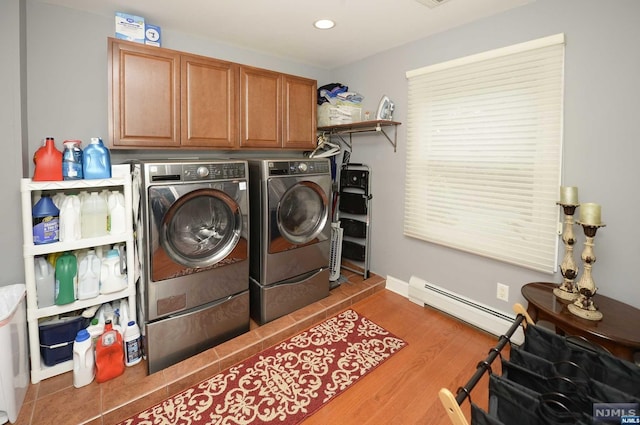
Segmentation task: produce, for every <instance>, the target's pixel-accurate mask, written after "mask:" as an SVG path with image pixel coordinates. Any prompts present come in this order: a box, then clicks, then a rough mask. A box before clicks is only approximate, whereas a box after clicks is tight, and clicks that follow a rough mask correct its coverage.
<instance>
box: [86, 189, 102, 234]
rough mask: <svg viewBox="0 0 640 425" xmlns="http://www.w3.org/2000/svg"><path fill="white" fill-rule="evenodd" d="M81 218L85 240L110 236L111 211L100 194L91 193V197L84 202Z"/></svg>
mask: <svg viewBox="0 0 640 425" xmlns="http://www.w3.org/2000/svg"><path fill="white" fill-rule="evenodd" d="M81 218H82V220H81V222H82V226H81V229H82V232H81V233H82V237H83V238H95V237H99V236H106V235H107V234H108V232H107V223H108V218H109V209H108V207H107V203H106V201H105V200H104V198H102V197H101V196H100V195H99V194H98V192H91V195H90V196H89V197H87V198H86V199H85V200H84V201H83V202H82V210H81Z"/></svg>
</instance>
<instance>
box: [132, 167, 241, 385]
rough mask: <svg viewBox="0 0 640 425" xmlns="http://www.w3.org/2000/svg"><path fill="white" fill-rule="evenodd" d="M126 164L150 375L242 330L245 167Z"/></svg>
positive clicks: (140, 315)
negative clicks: (130, 182) (130, 175)
mask: <svg viewBox="0 0 640 425" xmlns="http://www.w3.org/2000/svg"><path fill="white" fill-rule="evenodd" d="M132 167H133V168H132V173H133V182H134V190H133V193H134V194H139V198H136V199H134V206H135V205H137V206H138V207H137V208H135V211H134V213H135V214H136V219H135V220H134V221H135V223H136V226H135V227H136V228H135V235H136V242H137V243H136V258H137V259H138V261H137V263H138V264H139V270H138V271H137V274H136V275H137V279H138V291H139V296H138V300H139V306H138V314H139V318H140V321H141V323H143V325H144V326H143V327H142V328H143V329H142V331H143V334H144V340H145V351H146V356H147V363H148V369H149V373H154V372H156V371H158V370H161V369H164V368H166V367H167V366H170V365H172V364H174V363H177V362H179V361H181V360H184V359H186V358H188V357H190V356H192V355H194V354H197V353H199V352H202V351H204V350H206V349H208V348H211V347H213V346H215V345H217V344H219V343H221V342H223V341H226V340H228V339H230V338H233V337H235V336H237V335H240V334H242V333H244V332H246V331H248V330H249V322H250V309H249V302H250V297H249V189H248V165H247V162H246V161H238V160H208V161H204V160H197V161H196V160H189V161H186V160H184V161H136V162H134V163H133V164H132ZM136 188H137V190H136Z"/></svg>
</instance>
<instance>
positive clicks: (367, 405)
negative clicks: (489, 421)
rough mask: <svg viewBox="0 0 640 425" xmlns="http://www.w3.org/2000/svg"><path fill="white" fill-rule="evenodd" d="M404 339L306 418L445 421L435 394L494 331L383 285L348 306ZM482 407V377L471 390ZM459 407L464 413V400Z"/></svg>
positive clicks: (453, 384)
mask: <svg viewBox="0 0 640 425" xmlns="http://www.w3.org/2000/svg"><path fill="white" fill-rule="evenodd" d="M352 308H353V309H354V310H356V311H358V312H359V313H360V314H362V315H364V316H366V317H367V318H369V319H371V320H372V321H374V322H376V323H377V324H379V325H381V326H383V327H384V328H385V329H387V330H388V331H390V332H392V333H393V334H395V335H396V336H399V337H401V338H403V339H404V340H405V341H407V342H408V346H407V347H405V348H403V349H402V350H400V352H398V353H396V354H395V355H394V356H393V357H391V358H390V359H389V360H387V361H386V362H385V363H384V364H382V365H381V366H380V367H378V369H376V370H375V371H374V372H372V373H370V374H369V375H367V376H365V377H364V378H362V379H361V380H360V381H358V382H357V383H356V384H355V385H353V386H352V387H350V388H349V389H348V390H347V391H345V392H344V393H342V394H340V395H339V396H338V397H336V398H335V399H334V400H332V401H331V402H330V403H329V404H328V405H327V406H325V407H323V408H322V409H320V410H319V411H318V412H316V413H315V414H313V415H312V416H311V417H309V418H308V419H306V420H305V421H304V422H303V423H304V425H313V424H319V425H320V424H341V425H366V424H372V425H373V424H376V425H378V424H403V425H405V424H443V425H446V424H450V421H449V419H448V418H447V416H446V414H445V411H444V408H443V407H442V405H441V403H440V400H439V399H438V391H439V390H440V388H442V387H446V388H449V390H451V391H452V392H454V394H455V390H456V389H457V388H458V387H460V386H462V385H464V384H465V383H466V382H467V381H468V380H469V379H470V378H471V376H472V375H473V373H474V371H475V368H476V365H477V364H478V362H479V361H481V360H484V359H485V358H486V356H487V353H488V351H489V349H490V348H491V347H493V346H495V344H496V343H497V337H495V336H491V335H488V334H485V333H483V332H481V331H478V330H476V329H474V328H472V327H469V326H467V325H465V324H463V323H461V322H459V321H457V320H455V319H453V318H451V317H448V316H446V315H444V314H442V313H440V312H437V311H434V310H431V309H429V308H424V307H420V306H418V305H416V304H414V303H412V302H410V301H408V300H407V299H405V298H403V297H401V296H399V295H397V294H395V293H393V292H391V291H388V290H384V291H381V292H378V293H376V294H374V295H372V296H371V297H368V298H366V299H365V300H362V301H360V302H358V303H356V304H354V305H353V307H352ZM471 395H472V398H473V401H474V402H475V403H476V404H478V405H480V406H483V407H485V408H486V406H487V397H488V390H487V378H486V376H485V377H484V378H483V379H482V380H481V381H480V383H478V385H477V386H476V388H474V390H473V392H472V393H471ZM462 407H463V411H464V412H465V414H466V415H467V418H469V416H468V414H469V403H468V402H466V401H465V402H464V403H463V405H462Z"/></svg>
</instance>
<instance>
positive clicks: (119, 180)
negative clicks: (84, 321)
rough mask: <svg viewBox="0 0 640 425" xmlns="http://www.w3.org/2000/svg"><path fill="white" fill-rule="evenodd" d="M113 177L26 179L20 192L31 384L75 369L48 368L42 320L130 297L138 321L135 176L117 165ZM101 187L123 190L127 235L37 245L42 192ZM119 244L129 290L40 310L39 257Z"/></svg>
mask: <svg viewBox="0 0 640 425" xmlns="http://www.w3.org/2000/svg"><path fill="white" fill-rule="evenodd" d="M111 175H112V178H110V179H96V180H67V181H47V182H35V181H33V180H31V179H22V181H21V184H20V191H21V196H22V230H23V240H24V245H23V255H24V271H25V283H26V289H27V324H28V328H29V351H30V356H31V382H32V383H34V384H36V383H38V382H40V381H41V380H42V379H46V378H50V377H52V376H56V375H59V374H62V373H65V372H68V371H71V370H73V361H72V360H70V361H66V362H63V363H58V364H56V365H54V366H46V365H45V364H44V362H43V359H42V358H41V355H40V333H39V329H38V322H39V320H40V319H42V318H45V317H50V316H55V315H58V314H64V313H69V312H72V311H76V310H83V309H85V308H88V307H92V306H95V305H99V304H103V303H106V302H111V301H114V300H118V299H123V298H127V299H128V303H129V306H130V308H129V310H130V311H129V318H130V320H136V317H135V314H136V308H135V306H136V288H135V280H134V273H133V266H134V239H133V222H132V221H133V214H132V193H131V174H130V172H129V165H114V166H113V167H112V173H111ZM101 188H112V189H117V190H122V191H123V194H124V200H125V209H126V211H127V214H126V228H127V229H128V230H127V231H126V232H125V233H123V234H120V235H109V236H103V237H98V238H87V239H80V240H77V241H70V242H55V243H50V244H43V245H34V243H33V226H32V208H33V205H34V204H35V201H37V199H39V197H40V196H41V195H42V193H44V192H46V193H47V194H52V195H53V194H55V193H57V192H74V193H75V192H77V191H78V190H94V189H97V190H100V189H101ZM115 243H125V246H126V253H127V282H128V285H127V288H126V289H125V290H123V291H119V292H115V293H112V294H107V295H99V296H98V297H96V298H91V299H87V300H76V301H75V302H73V303H70V304H66V305H53V306H49V307H43V308H39V307H38V301H37V289H36V281H35V260H34V259H35V257H36V256H39V255H46V254H50V253H55V252H65V251H75V250H79V249H83V248H91V247H97V246H101V245H111V244H115Z"/></svg>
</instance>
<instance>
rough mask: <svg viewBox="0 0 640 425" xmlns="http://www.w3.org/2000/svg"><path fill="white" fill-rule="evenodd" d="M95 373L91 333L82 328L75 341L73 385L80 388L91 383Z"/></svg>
mask: <svg viewBox="0 0 640 425" xmlns="http://www.w3.org/2000/svg"><path fill="white" fill-rule="evenodd" d="M95 374H96V369H95V357H94V353H93V344H92V342H91V335H89V332H88V331H87V330H86V329H80V330H79V331H78V334H77V335H76V339H75V340H74V341H73V386H74V387H76V388H80V387H84V386H85V385H89V384H90V383H91V381H93V378H94V377H95Z"/></svg>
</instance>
